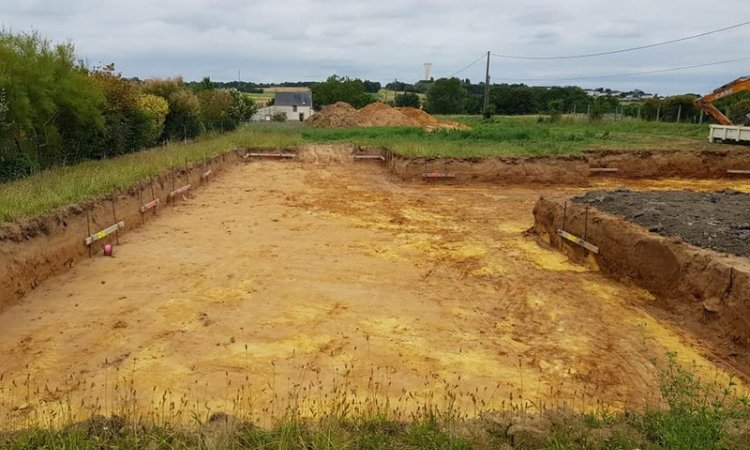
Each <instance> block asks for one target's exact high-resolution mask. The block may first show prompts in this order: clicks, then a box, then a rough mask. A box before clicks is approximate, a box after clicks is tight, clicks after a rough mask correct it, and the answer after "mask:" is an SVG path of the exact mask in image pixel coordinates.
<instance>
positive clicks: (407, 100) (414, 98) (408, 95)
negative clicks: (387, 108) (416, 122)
mask: <svg viewBox="0 0 750 450" xmlns="http://www.w3.org/2000/svg"><path fill="white" fill-rule="evenodd" d="M394 104H395V105H396V106H410V107H412V108H419V107H420V106H422V101H421V100H420V99H419V96H418V95H417V94H415V93H413V92H404V93H403V94H397V95H396V99H395V102H394Z"/></svg>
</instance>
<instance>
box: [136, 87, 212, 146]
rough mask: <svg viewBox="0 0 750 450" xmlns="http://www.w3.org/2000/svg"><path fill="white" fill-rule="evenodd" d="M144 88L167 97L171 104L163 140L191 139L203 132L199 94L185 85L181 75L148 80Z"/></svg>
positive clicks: (165, 120) (145, 90)
mask: <svg viewBox="0 0 750 450" xmlns="http://www.w3.org/2000/svg"><path fill="white" fill-rule="evenodd" d="M143 90H144V92H146V93H149V94H154V95H158V96H160V97H162V98H165V99H166V100H167V103H168V105H169V112H168V113H167V117H166V118H165V119H164V132H163V134H162V137H161V140H172V139H189V138H194V137H196V136H198V135H199V134H200V133H201V131H202V126H201V119H200V102H199V101H198V96H197V95H196V94H195V93H194V92H193V91H192V90H190V89H188V88H187V87H186V86H185V83H184V82H183V80H182V78H181V77H175V78H162V79H158V78H157V79H151V80H146V81H145V82H144V84H143Z"/></svg>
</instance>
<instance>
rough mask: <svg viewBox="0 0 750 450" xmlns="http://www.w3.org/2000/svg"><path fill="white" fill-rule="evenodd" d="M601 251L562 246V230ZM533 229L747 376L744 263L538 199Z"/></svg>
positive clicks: (747, 268) (749, 310) (748, 294)
mask: <svg viewBox="0 0 750 450" xmlns="http://www.w3.org/2000/svg"><path fill="white" fill-rule="evenodd" d="M564 213H565V214H564ZM563 216H565V230H566V231H568V232H570V233H572V234H574V235H577V236H582V235H583V234H584V227H585V228H586V240H587V241H589V242H591V243H592V244H594V245H596V246H598V247H599V249H600V251H599V254H598V255H594V254H591V253H588V254H584V250H583V249H582V248H581V247H579V246H577V245H575V244H571V243H569V242H568V241H566V240H563V239H561V238H560V237H559V236H558V235H557V234H556V231H557V230H558V229H559V228H562V226H563ZM534 219H535V222H534V226H533V228H532V230H533V231H534V232H536V233H537V234H538V235H539V236H540V237H541V238H542V239H543V240H544V241H545V242H547V243H549V244H550V245H552V246H554V247H557V248H561V249H563V251H564V252H565V253H567V254H568V255H570V256H571V257H572V258H574V259H579V260H580V259H583V258H584V257H586V258H593V260H595V262H596V264H597V265H598V267H599V268H600V270H601V271H602V272H604V273H606V274H608V275H611V276H613V277H616V278H619V279H624V280H628V281H631V282H633V283H636V284H638V285H640V286H641V287H643V288H645V289H647V290H649V291H651V292H652V293H654V294H655V295H656V296H657V299H658V300H657V302H655V303H654V304H652V305H647V306H645V307H646V308H648V309H649V310H650V312H653V313H655V314H656V315H657V316H658V315H667V316H669V318H670V319H672V320H674V321H675V323H678V324H680V326H681V328H683V329H686V330H688V331H689V332H691V333H693V334H694V335H695V336H697V337H699V338H700V340H702V341H703V342H706V343H708V344H709V346H710V348H711V351H712V352H713V353H714V354H715V355H717V356H719V357H721V358H722V359H726V360H729V361H732V360H733V361H736V366H737V367H735V368H739V370H740V371H741V373H744V375H745V376H748V374H750V353H749V352H748V349H750V260H748V259H745V258H740V257H735V256H728V255H723V254H720V253H716V252H713V251H711V250H705V249H700V248H697V247H693V246H691V245H688V244H685V243H683V242H682V241H680V240H679V239H677V238H665V237H662V236H659V235H656V234H653V233H649V232H648V231H646V230H645V229H644V228H642V227H640V226H638V225H634V224H632V223H629V222H627V221H625V220H624V219H621V218H618V217H615V216H611V215H609V214H605V213H602V212H600V211H598V210H596V209H593V208H590V209H589V212H588V224H587V225H585V222H586V220H585V206H583V205H578V204H574V203H571V202H568V203H567V207H565V206H564V200H560V199H558V200H553V199H548V198H544V197H543V198H540V199H539V201H538V202H537V203H536V205H535V207H534Z"/></svg>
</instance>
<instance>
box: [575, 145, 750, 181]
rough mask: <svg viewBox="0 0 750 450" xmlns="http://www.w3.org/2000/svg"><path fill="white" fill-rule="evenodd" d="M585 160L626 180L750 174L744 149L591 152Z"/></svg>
mask: <svg viewBox="0 0 750 450" xmlns="http://www.w3.org/2000/svg"><path fill="white" fill-rule="evenodd" d="M719 147H721V146H719ZM586 160H587V162H588V164H589V165H590V166H591V167H610V168H617V169H618V172H616V173H615V174H613V175H614V176H622V177H626V178H672V177H676V178H722V177H726V176H727V170H750V150H748V149H746V148H742V147H733V148H717V149H711V150H704V151H694V152H686V151H638V152H634V151H627V150H626V151H604V152H588V153H586ZM608 176H610V175H608Z"/></svg>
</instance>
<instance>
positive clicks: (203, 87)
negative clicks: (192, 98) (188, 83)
mask: <svg viewBox="0 0 750 450" xmlns="http://www.w3.org/2000/svg"><path fill="white" fill-rule="evenodd" d="M214 88H215V86H214V83H213V82H212V81H211V77H203V79H202V80H201V82H200V84H198V87H197V88H196V89H195V90H196V91H198V92H201V91H213V90H214Z"/></svg>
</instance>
